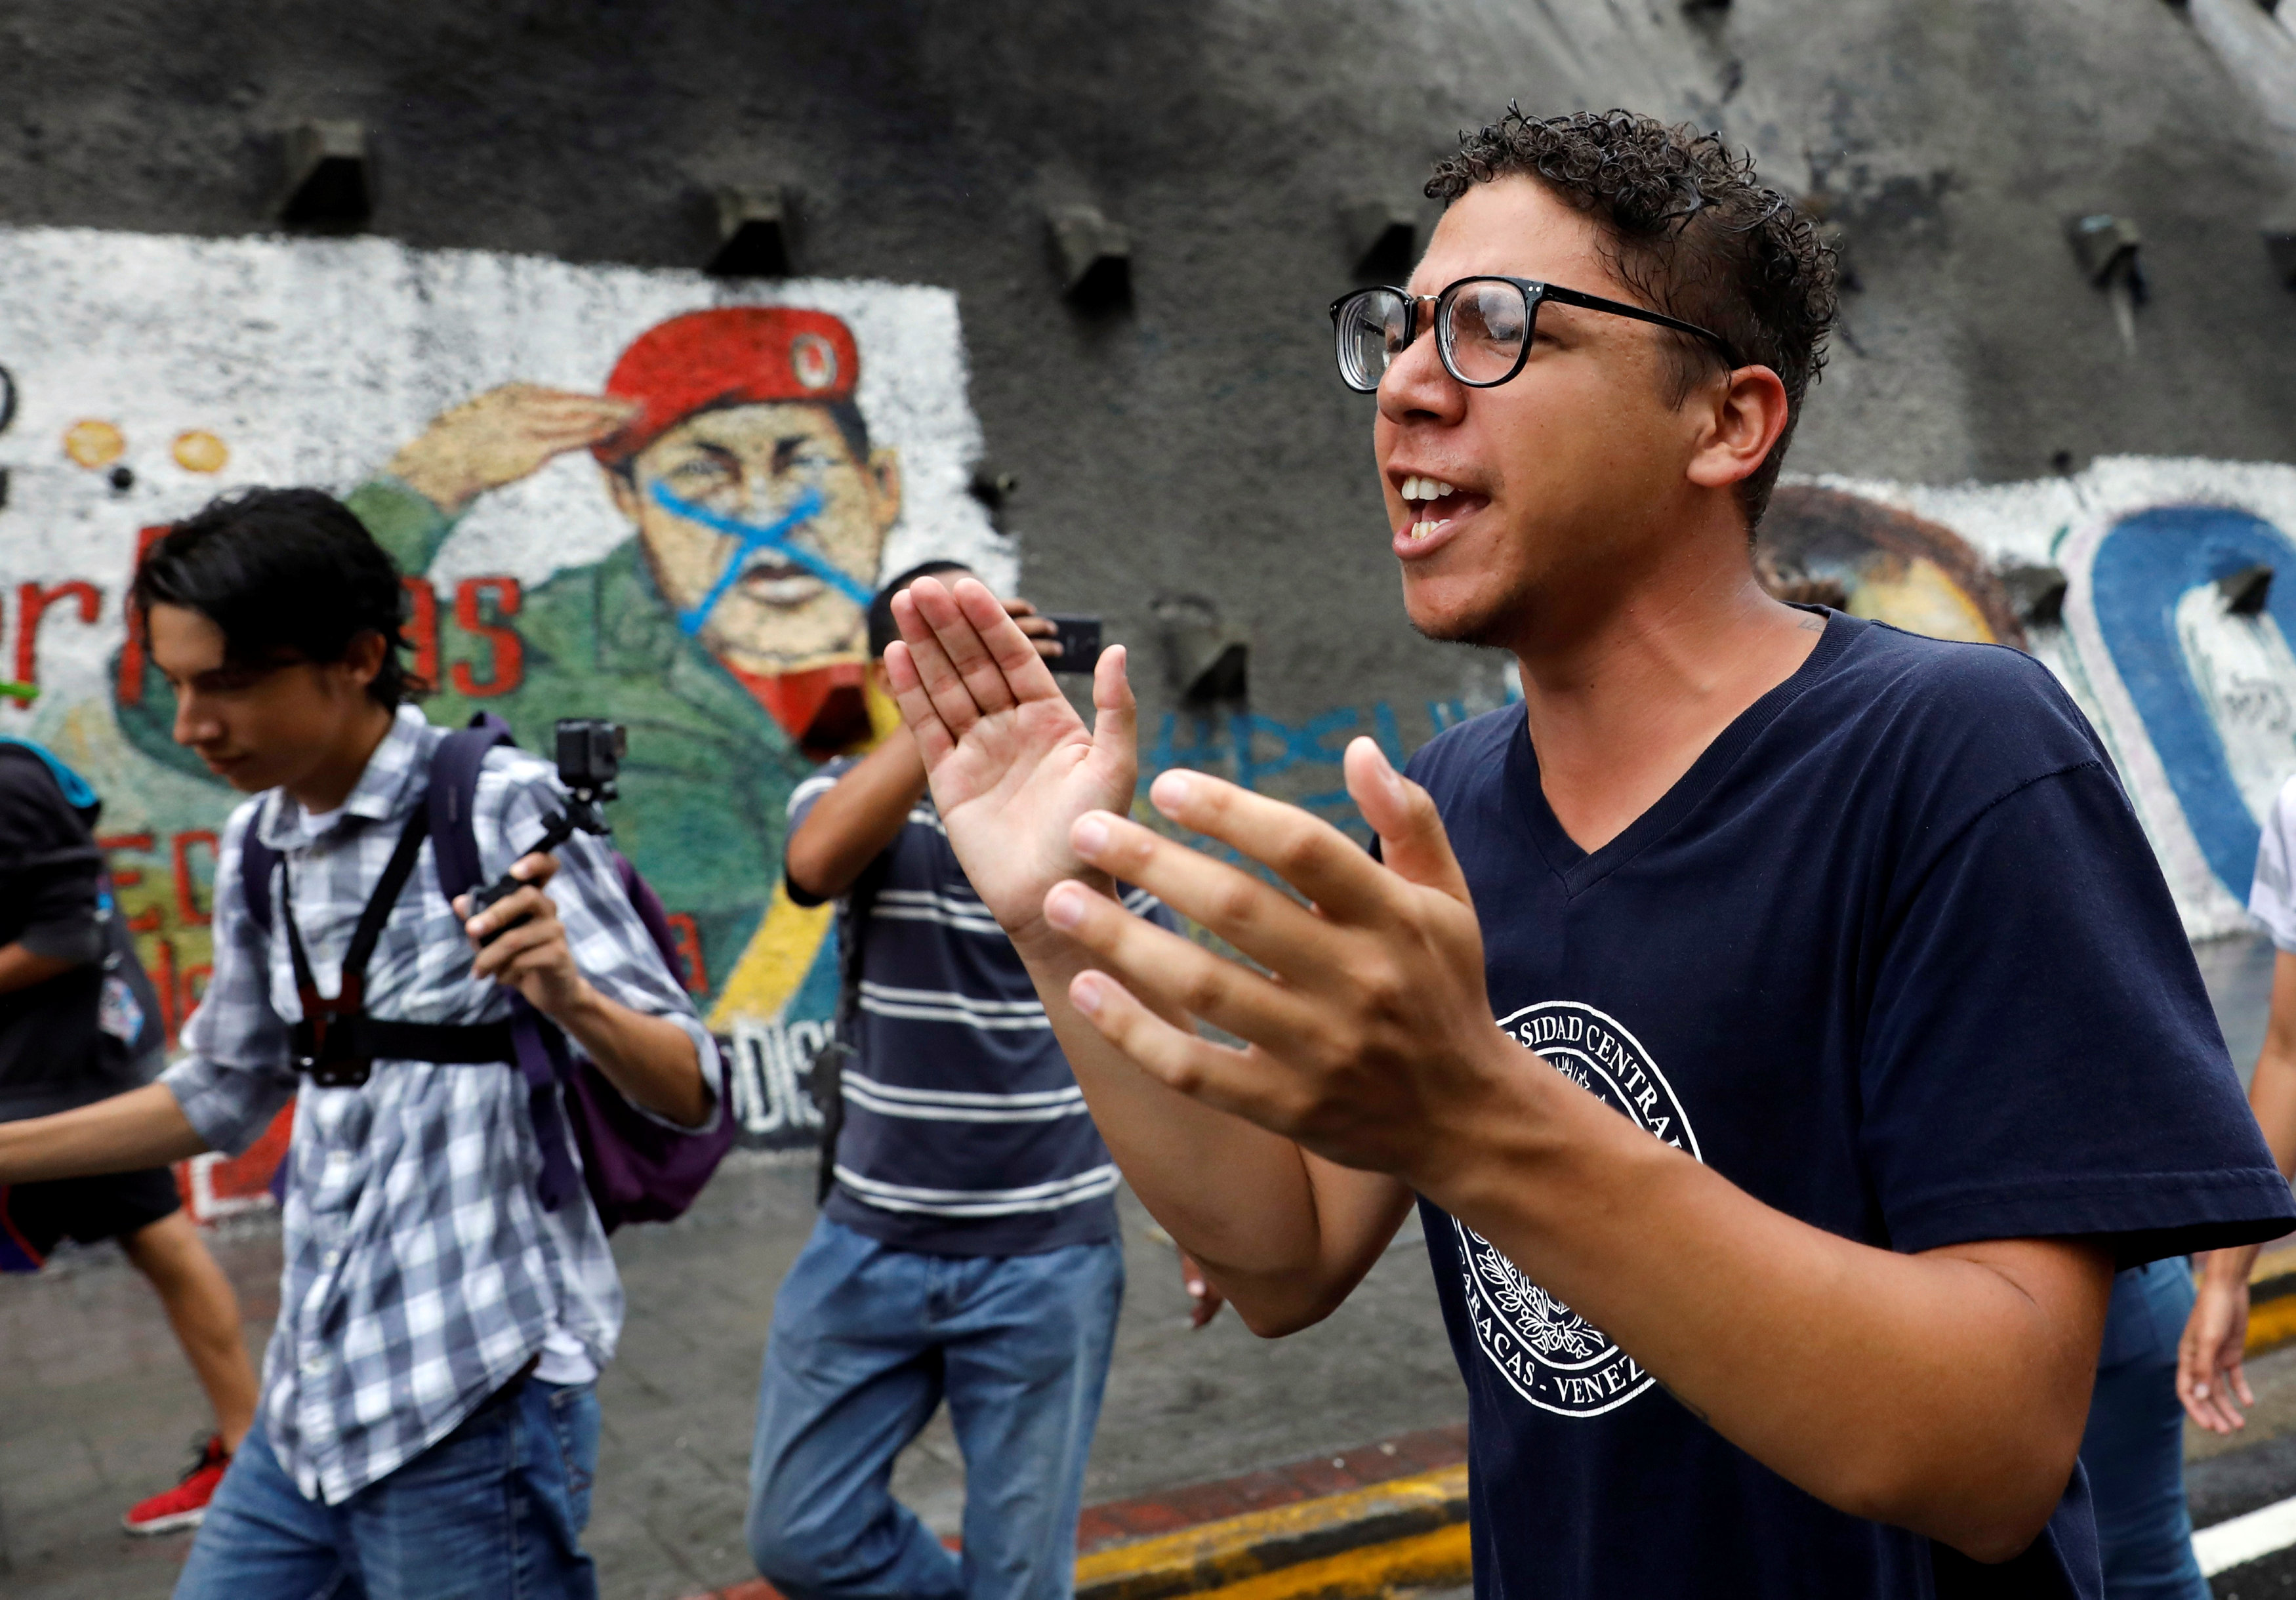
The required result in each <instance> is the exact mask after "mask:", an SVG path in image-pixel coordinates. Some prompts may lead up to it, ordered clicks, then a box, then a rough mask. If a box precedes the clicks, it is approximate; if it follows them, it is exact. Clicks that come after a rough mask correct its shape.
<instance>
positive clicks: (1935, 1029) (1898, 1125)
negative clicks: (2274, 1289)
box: [1860, 759, 2296, 1265]
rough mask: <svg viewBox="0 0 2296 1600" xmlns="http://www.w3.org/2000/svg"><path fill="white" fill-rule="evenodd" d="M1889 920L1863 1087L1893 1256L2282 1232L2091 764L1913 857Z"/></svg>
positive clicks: (2167, 932) (2140, 842) (2102, 780)
mask: <svg viewBox="0 0 2296 1600" xmlns="http://www.w3.org/2000/svg"><path fill="white" fill-rule="evenodd" d="M1886 905H1887V911H1886V915H1887V918H1888V921H1887V923H1886V924H1885V926H1884V928H1883V930H1882V931H1883V934H1884V938H1883V939H1882V942H1881V945H1880V948H1881V951H1882V954H1881V955H1880V956H1879V958H1878V960H1877V961H1876V962H1875V964H1874V971H1873V972H1872V973H1871V974H1870V978H1869V981H1870V983H1871V986H1872V987H1871V990H1870V1004H1869V1005H1868V1006H1867V1007H1866V1024H1865V1038H1864V1041H1863V1050H1862V1052H1861V1054H1860V1062H1861V1066H1860V1087H1861V1090H1862V1093H1863V1095H1864V1119H1863V1123H1862V1138H1863V1142H1864V1145H1865V1150H1866V1156H1867V1159H1868V1161H1869V1164H1870V1165H1869V1169H1870V1171H1871V1172H1872V1174H1873V1175H1874V1178H1873V1181H1874V1185H1875V1189H1876V1195H1875V1198H1876V1200H1877V1202H1879V1205H1880V1207H1881V1210H1882V1216H1883V1218H1884V1219H1885V1221H1886V1223H1887V1226H1888V1229H1889V1233H1890V1242H1891V1243H1892V1244H1893V1245H1895V1246H1896V1247H1897V1248H1898V1249H1899V1250H1905V1251H1921V1250H1929V1249H1933V1248H1936V1247H1937V1246H1939V1245H1945V1244H1953V1243H1967V1242H1970V1241H1974V1240H1980V1239H2004V1238H2027V1237H2052V1236H2087V1237H2095V1238H2104V1239H2109V1240H2110V1241H2112V1243H2113V1245H2114V1248H2115V1251H2116V1253H2117V1255H2118V1256H2119V1258H2120V1261H2121V1263H2122V1264H2123V1265H2132V1264H2135V1263H2136V1262H2139V1261H2144V1260H2149V1259H2156V1258H2158V1257H2161V1256H2166V1255H2173V1254H2182V1253H2185V1252H2186V1251H2195V1250H2208V1249H2214V1248H2217V1247H2219V1246H2224V1245H2230V1244H2235V1243H2248V1242H2251V1241H2255V1240H2260V1239H2267V1238H2272V1237H2275V1236H2276V1235H2280V1234H2283V1233H2285V1232H2287V1231H2288V1230H2289V1228H2290V1227H2291V1225H2292V1224H2296V1207H2292V1205H2291V1203H2290V1196H2289V1189H2288V1185H2287V1184H2286V1183H2285V1182H2284V1180H2283V1179H2282V1178H2281V1177H2280V1175H2279V1173H2278V1171H2277V1170H2276V1169H2275V1167H2274V1165H2273V1161H2272V1157H2271V1154H2270V1153H2269V1152H2268V1151H2267V1149H2266V1147H2265V1144H2264V1140H2263V1137H2262V1136H2261V1135H2260V1134H2259V1132H2258V1130H2257V1127H2256V1122H2255V1120H2254V1119H2253V1118H2252V1117H2251V1115H2250V1114H2249V1110H2248V1104H2247V1101H2246V1099H2245V1097H2244V1096H2243V1095H2242V1093H2241V1087H2240V1081H2239V1079H2238V1078H2237V1077H2236V1076H2235V1073H2234V1071H2233V1067H2232V1062H2231V1060H2230V1058H2229V1056H2228V1055H2227V1054H2226V1050H2225V1045H2224V1039H2223V1036H2222V1035H2221V1033H2220V1032H2219V1031H2218V1027H2217V1022H2216V1016H2215V1013H2214V1012H2213V1011H2212V1010H2211V1008H2210V1004H2209V997H2208V993H2207V991H2206V989H2203V988H2202V983H2201V975H2200V970H2199V968H2198V967H2197V966H2196V965H2195V964H2194V959H2193V954H2192V949H2191V947H2190V946H2189V945H2188V944H2186V942H2185V937H2184V931H2183V928H2182V926H2181V924H2180V923H2179V922H2178V919H2177V909H2176V905H2175V903H2174V901H2173V900H2172V899H2171V898H2170V897H2169V888H2168V885H2167V883H2166V882H2164V881H2163V880H2162V878H2161V870H2160V866H2159V865H2158V863H2157V862H2156V861H2155V860H2154V858H2153V851H2152V848H2151V846H2150V845H2149V844H2148V842H2147V841H2146V840H2145V838H2144V831H2143V829H2142V828H2141V827H2140V826H2139V825H2138V823H2137V820H2136V815H2135V813H2134V812H2133V811H2132V810H2131V808H2130V807H2129V805H2128V800H2127V798H2126V796H2125V795H2124V794H2123V793H2122V792H2121V789H2120V784H2119V782H2118V781H2117V780H2116V779H2115V777H2114V776H2113V775H2112V771H2111V769H2110V768H2109V767H2106V766H2105V765H2104V763H2103V760H2102V759H2088V760H2085V761H2080V762H2078V763H2073V764H2071V765H2067V766H2065V767H2061V768H2060V769H2058V770H2056V771H2054V772H2052V773H2048V774H2046V775H2041V776H2038V777H2032V778H2030V779H2028V780H2026V781H2023V782H2022V783H2021V784H2018V785H2017V786H2016V787H2014V788H2012V789H2010V790H2009V791H2008V792H2005V793H2004V794H2003V795H2001V796H2000V797H1999V798H1998V799H1997V800H1993V801H1992V802H1991V803H1989V805H1987V806H1986V807H1985V808H1983V809H1981V810H1980V811H1979V812H1977V814H1976V815H1975V816H1973V817H1972V818H1971V819H1970V820H1969V821H1968V822H1967V823H1966V824H1965V825H1963V826H1961V827H1960V828H1959V829H1958V830H1957V831H1956V833H1954V835H1953V837H1951V838H1949V839H1945V840H1939V841H1934V846H1933V847H1930V846H1928V845H1927V844H1926V843H1925V847H1924V849H1923V851H1922V853H1921V856H1920V863H1919V866H1918V869H1917V870H1915V872H1913V873H1912V874H1910V876H1909V879H1908V881H1907V882H1901V883H1899V884H1898V885H1896V886H1895V887H1894V889H1893V890H1892V892H1891V893H1890V895H1889V897H1888V898H1887V902H1886Z"/></svg>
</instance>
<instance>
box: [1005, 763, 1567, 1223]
mask: <svg viewBox="0 0 2296 1600" xmlns="http://www.w3.org/2000/svg"><path fill="white" fill-rule="evenodd" d="M1346 771H1347V779H1348V790H1349V793H1350V794H1351V795H1353V796H1354V798H1355V800H1356V803H1357V806H1358V807H1360V808H1361V809H1362V811H1363V815H1364V817H1365V820H1366V821H1367V822H1369V823H1370V824H1371V825H1372V827H1373V829H1374V831H1375V832H1376V833H1378V834H1379V837H1380V841H1381V845H1382V853H1383V855H1384V857H1385V862H1386V864H1385V865H1382V864H1381V862H1379V861H1374V859H1372V857H1370V856H1368V855H1367V854H1365V851H1364V850H1363V849H1362V848H1361V847H1360V846H1358V845H1357V843H1356V842H1355V841H1352V840H1350V839H1349V838H1348V836H1347V835H1346V834H1344V833H1341V832H1340V831H1339V830H1338V829H1337V828H1335V827H1333V826H1332V825H1330V824H1328V823H1325V822H1324V821H1321V820H1320V819H1318V818H1316V817H1314V816H1309V815H1308V813H1307V812H1305V811H1302V810H1300V809H1299V808H1296V807H1292V806H1287V805H1283V804H1281V803H1280V802H1278V801H1275V800H1268V799H1267V798H1265V797H1263V796H1260V795H1257V794H1254V793H1252V792H1250V791H1249V790H1245V789H1241V788H1239V787H1237V786H1236V785H1235V784H1229V783H1225V782H1223V781H1221V780H1219V779H1218V778H1213V777H1208V776H1206V775H1203V774H1201V773H1193V772H1188V773H1182V772H1168V773H1166V774H1165V775H1163V776H1161V777H1160V778H1158V779H1157V780H1156V783H1155V785H1154V787H1153V788H1152V790H1151V791H1150V798H1151V800H1152V801H1153V803H1154V804H1155V806H1156V808H1157V809H1158V810H1159V811H1161V812H1162V813H1163V814H1164V815H1165V816H1168V817H1169V818H1171V820H1172V821H1174V822H1176V823H1177V824H1178V825H1181V826H1182V827H1185V828H1187V829H1189V830H1191V831H1193V832H1195V833H1203V834H1208V835H1210V837H1212V838H1214V839H1218V840H1219V841H1222V842H1224V843H1226V844H1228V845H1231V846H1233V847H1234V849H1236V850H1237V851H1238V852H1239V853H1241V854H1242V855H1243V856H1245V857H1250V858H1251V859H1252V860H1255V861H1259V862H1261V863H1263V864H1265V865H1266V866H1268V867H1269V868H1270V869H1271V870H1272V871H1274V872H1275V873H1276V874H1278V875H1279V876H1281V877H1283V879H1284V880H1285V881H1286V882H1290V883H1291V884H1292V886H1293V887H1294V888H1296V889H1298V890H1300V894H1301V895H1302V896H1303V897H1304V898H1306V899H1307V901H1308V904H1307V905H1305V906H1302V905H1300V904H1299V903H1298V902H1297V901H1295V900H1293V899H1292V898H1290V897H1289V896H1286V895H1284V894H1283V893H1282V892H1281V891H1280V890H1276V889H1275V888H1274V887H1272V886H1270V885H1269V884H1267V883H1265V882H1260V881H1259V880H1258V879H1256V878H1254V877H1252V876H1251V875H1250V874H1247V873H1245V872H1243V871H1242V870H1240V869H1238V868H1236V867H1234V866H1227V865H1226V864H1224V863H1221V862H1218V861H1214V860H1212V859H1211V858H1210V857H1207V856H1204V855H1201V854H1199V853H1198V852H1196V851H1194V850H1192V849H1188V848H1186V847H1185V846H1184V845H1181V844H1178V843H1176V842H1175V841H1171V840H1169V839H1166V838H1164V837H1162V836H1160V834H1158V833H1154V832H1152V830H1150V829H1148V828H1144V827H1142V826H1141V825H1138V824H1137V823H1134V822H1130V821H1128V820H1127V819H1125V818H1123V817H1119V816H1114V815H1111V813H1109V812H1106V811H1100V812H1093V813H1088V814H1087V815H1086V816H1082V817H1080V818H1078V821H1077V823H1076V825H1075V826H1074V828H1073V830H1072V831H1071V833H1070V842H1071V844H1072V846H1073V848H1074V849H1075V850H1076V852H1077V854H1078V856H1079V857H1082V858H1083V859H1084V860H1085V861H1087V863H1089V864H1090V865H1092V866H1096V867H1098V868H1100V869H1101V870H1102V871H1103V872H1105V873H1108V874H1110V875H1111V876H1112V877H1115V878H1118V879H1120V880H1122V881H1123V882H1130V883H1136V884H1138V885H1140V886H1141V887H1142V888H1144V889H1145V890H1148V891H1149V892H1150V893H1152V894H1153V895H1155V896H1156V897H1157V898H1160V899H1161V900H1162V901H1163V902H1164V903H1165V904H1166V905H1168V906H1169V907H1172V908H1173V909H1174V910H1176V911H1178V912H1180V913H1182V914H1184V915H1187V916H1190V917H1193V918H1194V919H1195V920H1196V921H1197V922H1198V923H1201V924H1202V925H1203V926H1205V927H1206V928H1209V929H1210V930H1211V931H1213V932H1214V933H1217V934H1218V935H1219V936H1220V937H1221V938H1222V939H1226V940H1227V941H1228V942H1229V943H1230V944H1232V945H1234V947H1235V948H1237V949H1238V950H1240V951H1242V953H1243V954H1244V955H1245V956H1249V957H1250V958H1251V960H1253V961H1255V962H1258V963H1259V964H1260V965H1261V966H1262V967H1264V968H1266V969H1267V973H1268V974H1269V975H1266V976H1263V975H1262V974H1261V973H1259V972H1253V971H1252V970H1251V969H1250V968H1249V967H1247V966H1245V965H1243V964H1241V963H1238V962H1234V961H1228V960H1225V959H1223V958H1221V957H1220V956H1216V955H1214V954H1213V953H1212V952H1211V951H1210V950H1207V949H1205V948H1202V947H1201V946H1200V945H1197V944H1195V943H1193V942H1192V941H1191V940H1189V939H1184V938H1182V937H1180V936H1179V935H1177V934H1175V933H1169V932H1166V931H1163V930H1162V929H1160V928H1158V927H1156V926H1155V925H1154V924H1153V923H1149V922H1146V921H1144V920H1143V919H1142V918H1139V917H1136V916H1134V915H1130V914H1128V913H1127V912H1126V911H1125V910H1124V909H1123V908H1122V907H1119V906H1118V905H1117V904H1116V903H1115V902H1114V901H1113V900H1111V899H1110V898H1108V897H1107V896H1105V895H1103V894H1097V893H1095V892H1093V891H1092V890H1089V889H1087V887H1086V886H1085V885H1083V884H1081V883H1078V882H1064V883H1061V884H1059V885H1056V886H1055V887H1054V889H1053V890H1052V892H1051V893H1050V894H1048V895H1047V896H1046V900H1045V910H1046V920H1047V921H1048V922H1049V923H1052V925H1053V926H1054V927H1056V928H1058V929H1060V930H1062V931H1063V932H1065V933H1067V934H1068V935H1069V936H1070V937H1071V938H1073V939H1076V940H1077V941H1078V943H1079V944H1081V945H1083V946H1084V947H1085V948H1087V949H1088V950H1090V951H1091V952H1092V954H1093V956H1094V957H1095V966H1096V967H1098V968H1100V969H1101V970H1099V971H1094V972H1083V973H1080V974H1079V975H1078V977H1077V978H1076V979H1075V980H1074V981H1072V983H1071V984H1070V998H1071V999H1072V1000H1073V1001H1074V1002H1075V1004H1076V1006H1077V1009H1078V1011H1080V1012H1082V1013H1084V1014H1085V1015H1086V1016H1087V1017H1088V1018H1089V1019H1090V1020H1091V1022H1092V1023H1093V1025H1094V1026H1095V1028H1097V1029H1098V1030H1100V1031H1101V1032H1102V1033H1103V1035H1105V1036H1106V1037H1107V1038H1108V1039H1109V1041H1110V1042H1111V1043H1112V1044H1113V1045H1115V1046H1117V1048H1119V1050H1121V1051H1123V1052H1124V1054H1126V1055H1128V1056H1129V1057H1130V1058H1131V1059H1132V1060H1133V1061H1135V1062H1136V1063H1139V1064H1140V1066H1141V1067H1143V1068H1144V1069H1145V1070H1146V1071H1148V1072H1149V1073H1150V1074H1151V1075H1152V1076H1153V1077H1155V1078H1157V1079H1160V1080H1161V1081H1163V1082H1164V1083H1167V1084H1169V1085H1170V1086H1171V1087H1174V1088H1177V1089H1178V1090H1180V1091H1181V1092H1182V1093H1183V1094H1186V1095H1192V1096H1193V1097H1194V1098H1196V1099H1198V1100H1201V1101H1202V1102H1204V1103H1205V1104H1208V1105H1211V1106H1213V1107H1215V1108H1217V1109H1218V1110H1221V1111H1226V1112H1232V1113H1234V1115H1237V1116H1240V1117H1243V1118H1245V1119H1247V1120H1251V1121H1253V1122H1256V1123H1258V1124H1259V1125H1260V1126H1261V1127H1263V1128H1268V1129H1270V1130H1271V1131H1273V1132H1275V1133H1278V1134H1282V1135H1284V1136H1287V1137H1290V1138H1292V1139H1296V1140H1297V1141H1298V1142H1299V1143H1300V1144H1301V1145H1304V1146H1306V1147H1307V1148H1308V1149H1309V1150H1312V1151H1314V1152H1316V1153H1317V1154H1319V1155H1322V1156H1324V1157H1326V1158H1327V1159H1329V1160H1332V1161H1338V1162H1340V1163H1341V1164H1342V1165H1344V1166H1349V1167H1356V1168H1359V1169H1366V1170H1371V1171H1378V1172H1388V1173H1392V1174H1394V1175H1395V1176H1397V1177H1401V1178H1403V1179H1404V1180H1405V1181H1406V1183H1410V1184H1412V1185H1413V1186H1415V1187H1417V1188H1420V1189H1422V1190H1423V1191H1424V1190H1425V1188H1426V1186H1427V1184H1428V1183H1429V1182H1431V1181H1436V1180H1438V1179H1439V1176H1440V1174H1441V1172H1442V1171H1443V1170H1444V1169H1446V1168H1447V1166H1448V1165H1449V1163H1450V1161H1451V1160H1452V1159H1453V1158H1456V1153H1457V1151H1458V1148H1459V1142H1460V1140H1461V1139H1462V1138H1464V1137H1467V1136H1472V1132H1473V1130H1474V1128H1476V1127H1477V1125H1478V1124H1479V1123H1480V1122H1481V1121H1483V1120H1487V1117H1486V1115H1485V1113H1486V1112H1487V1111H1488V1107H1489V1106H1491V1104H1493V1103H1494V1099H1495V1098H1504V1097H1505V1093H1506V1085H1507V1083H1508V1081H1509V1080H1510V1079H1513V1080H1514V1081H1517V1082H1520V1081H1521V1074H1522V1072H1523V1071H1524V1069H1525V1064H1526V1062H1527V1060H1528V1057H1527V1054H1526V1053H1525V1052H1524V1051H1523V1050H1522V1049H1521V1046H1517V1045H1515V1044H1514V1043H1513V1041H1511V1040H1510V1039H1508V1038H1507V1037H1506V1036H1505V1034H1503V1033H1501V1032H1500V1031H1499V1030H1498V1029H1497V1027H1496V1026H1495V1025H1494V1024H1493V1023H1492V1021H1491V1012H1490V1003H1489V1001H1488V997H1487V995H1486V991H1485V989H1484V983H1483V945H1482V933H1481V930H1480V926H1479V925H1478V923H1477V922H1476V920H1475V911H1474V907H1473V904H1472V901H1471V900H1470V899H1469V898H1468V893H1467V885H1466V882H1465V880H1464V877H1463V876H1462V875H1461V873H1460V870H1459V865H1458V861H1457V859H1456V857H1454V856H1453V855H1452V853H1451V847H1450V841H1449V840H1448V838H1447V836H1446V835H1445V833H1444V831H1443V825H1442V823H1441V822H1440V820H1439V818H1438V817H1437V816H1436V814H1435V806H1434V802H1433V800H1431V799H1430V798H1429V796H1428V794H1427V792H1426V791H1425V790H1423V789H1421V788H1420V787H1419V786H1418V785H1417V784H1414V783H1412V782H1410V781H1409V780H1408V779H1406V778H1405V777H1403V776H1402V775H1400V774H1398V773H1397V772H1396V771H1395V769H1394V768H1393V767H1390V766H1389V765H1388V763H1387V760H1386V759H1385V758H1384V757H1383V756H1382V755H1381V754H1380V751H1379V748H1378V746H1377V745H1376V744H1374V743H1372V742H1371V741H1370V740H1368V739H1358V740H1357V741H1356V742H1355V743H1353V744H1351V745H1350V746H1349V749H1348V752H1347V757H1346ZM1144 1000H1145V1001H1147V1002H1149V1004H1145V1005H1144V1004H1143V1003H1142V1002H1143V1001H1144ZM1160 1012H1161V1013H1163V1014H1162V1015H1160V1014H1159V1013H1160ZM1181 1012H1185V1013H1187V1014H1189V1015H1191V1016H1194V1017H1199V1018H1201V1019H1202V1020H1203V1021H1205V1022H1210V1023H1211V1024H1212V1025H1213V1026H1214V1027H1216V1028H1219V1029H1222V1030H1226V1032H1228V1033H1231V1034H1234V1035H1235V1036H1236V1037H1238V1038H1242V1039H1244V1040H1246V1041H1247V1047H1246V1048H1243V1049H1241V1050H1238V1049H1234V1048H1231V1047H1228V1046H1223V1045H1219V1044H1215V1043H1214V1042H1212V1041H1211V1040H1210V1039H1206V1038H1200V1037H1198V1036H1197V1035H1195V1034H1194V1033H1193V1032H1190V1031H1188V1030H1185V1029H1184V1028H1180V1027H1176V1026H1174V1025H1173V1023H1172V1022H1168V1021H1166V1020H1165V1017H1166V1016H1169V1015H1173V1014H1176V1013H1181Z"/></svg>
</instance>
